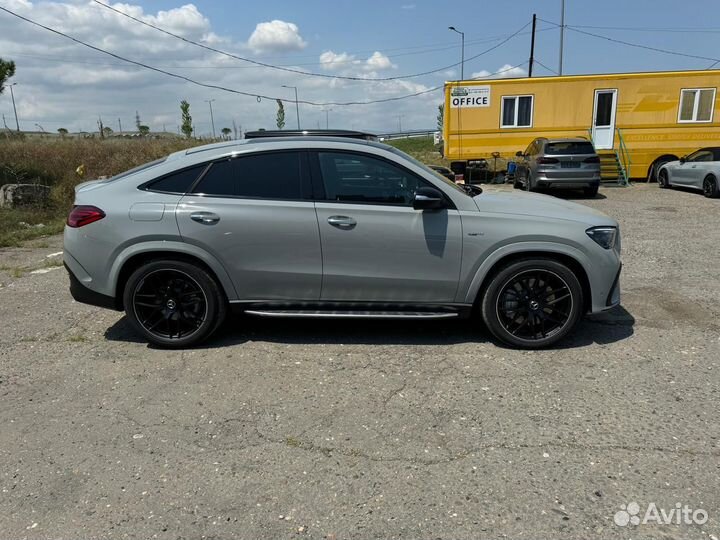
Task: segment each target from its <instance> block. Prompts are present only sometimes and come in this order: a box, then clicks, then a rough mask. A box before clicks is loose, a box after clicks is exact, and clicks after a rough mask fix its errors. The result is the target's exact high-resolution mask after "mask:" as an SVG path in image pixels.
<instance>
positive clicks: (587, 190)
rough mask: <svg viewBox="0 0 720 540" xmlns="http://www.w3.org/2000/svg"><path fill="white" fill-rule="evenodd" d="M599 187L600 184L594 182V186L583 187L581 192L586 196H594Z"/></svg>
mask: <svg viewBox="0 0 720 540" xmlns="http://www.w3.org/2000/svg"><path fill="white" fill-rule="evenodd" d="M599 189H600V186H598V185H597V184H595V185H594V186H588V187H586V188H585V189H583V193H584V194H585V196H586V197H595V196H596V195H597V194H598V190H599Z"/></svg>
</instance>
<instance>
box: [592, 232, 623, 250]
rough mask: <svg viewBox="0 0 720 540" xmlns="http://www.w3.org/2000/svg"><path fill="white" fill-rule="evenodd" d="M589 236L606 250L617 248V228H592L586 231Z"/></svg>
mask: <svg viewBox="0 0 720 540" xmlns="http://www.w3.org/2000/svg"><path fill="white" fill-rule="evenodd" d="M585 232H586V233H587V235H588V236H589V237H590V238H592V239H593V240H595V243H596V244H598V245H599V246H602V247H604V248H605V249H612V248H614V247H615V241H616V240H617V227H591V228H589V229H588V230H587V231H585Z"/></svg>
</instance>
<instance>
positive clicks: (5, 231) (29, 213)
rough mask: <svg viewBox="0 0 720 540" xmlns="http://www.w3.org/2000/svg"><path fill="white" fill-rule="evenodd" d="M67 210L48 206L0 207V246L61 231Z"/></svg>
mask: <svg viewBox="0 0 720 540" xmlns="http://www.w3.org/2000/svg"><path fill="white" fill-rule="evenodd" d="M66 215H67V212H66V211H65V210H63V211H62V212H60V211H59V210H58V209H57V208H56V207H50V208H33V207H28V208H13V209H11V208H0V247H8V246H19V245H21V244H22V243H23V242H25V241H26V240H32V239H33V238H39V237H42V236H48V235H51V234H58V233H61V232H62V230H63V227H64V226H65V218H66Z"/></svg>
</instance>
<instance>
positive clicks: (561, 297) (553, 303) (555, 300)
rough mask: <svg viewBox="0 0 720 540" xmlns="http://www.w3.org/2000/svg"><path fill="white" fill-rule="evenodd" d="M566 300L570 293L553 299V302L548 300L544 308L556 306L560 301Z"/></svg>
mask: <svg viewBox="0 0 720 540" xmlns="http://www.w3.org/2000/svg"><path fill="white" fill-rule="evenodd" d="M566 298H570V293H568V294H566V295H563V296H559V297H558V298H555V299H553V300H550V301H549V302H546V303H545V305H546V306H552V305H555V304H557V303H558V302H560V301H561V300H565V299H566Z"/></svg>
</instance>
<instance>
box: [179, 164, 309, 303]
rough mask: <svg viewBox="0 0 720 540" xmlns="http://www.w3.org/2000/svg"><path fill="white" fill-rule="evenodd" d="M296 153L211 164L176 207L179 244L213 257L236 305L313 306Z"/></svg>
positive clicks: (304, 189) (305, 208)
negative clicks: (290, 302)
mask: <svg viewBox="0 0 720 540" xmlns="http://www.w3.org/2000/svg"><path fill="white" fill-rule="evenodd" d="M310 194H311V184H310V177H309V172H308V161H307V154H306V152H304V151H280V152H259V153H254V154H243V155H240V156H237V157H228V158H224V159H221V160H217V161H215V162H214V163H212V165H211V166H210V168H209V169H208V170H207V171H206V172H205V173H204V175H203V176H202V177H201V178H200V180H199V181H198V182H197V183H196V185H195V187H194V189H193V192H192V193H190V194H188V195H185V196H184V197H183V198H182V199H181V201H180V203H179V205H178V208H177V212H176V216H177V221H178V227H179V229H180V234H181V235H182V237H183V240H184V241H186V242H189V243H192V244H195V245H197V246H199V247H201V248H203V249H204V250H206V251H207V252H209V253H211V254H212V255H214V256H215V257H216V258H217V259H218V260H219V261H220V262H221V263H222V264H223V265H224V267H225V269H226V270H227V271H228V273H229V274H230V276H231V278H232V280H233V284H234V285H235V289H236V291H237V293H238V297H239V299H240V300H241V301H242V300H257V301H262V300H315V301H316V300H318V299H319V297H320V285H321V280H322V257H321V253H320V234H319V232H318V224H317V217H316V215H315V207H314V204H313V202H312V201H311V200H310Z"/></svg>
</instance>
